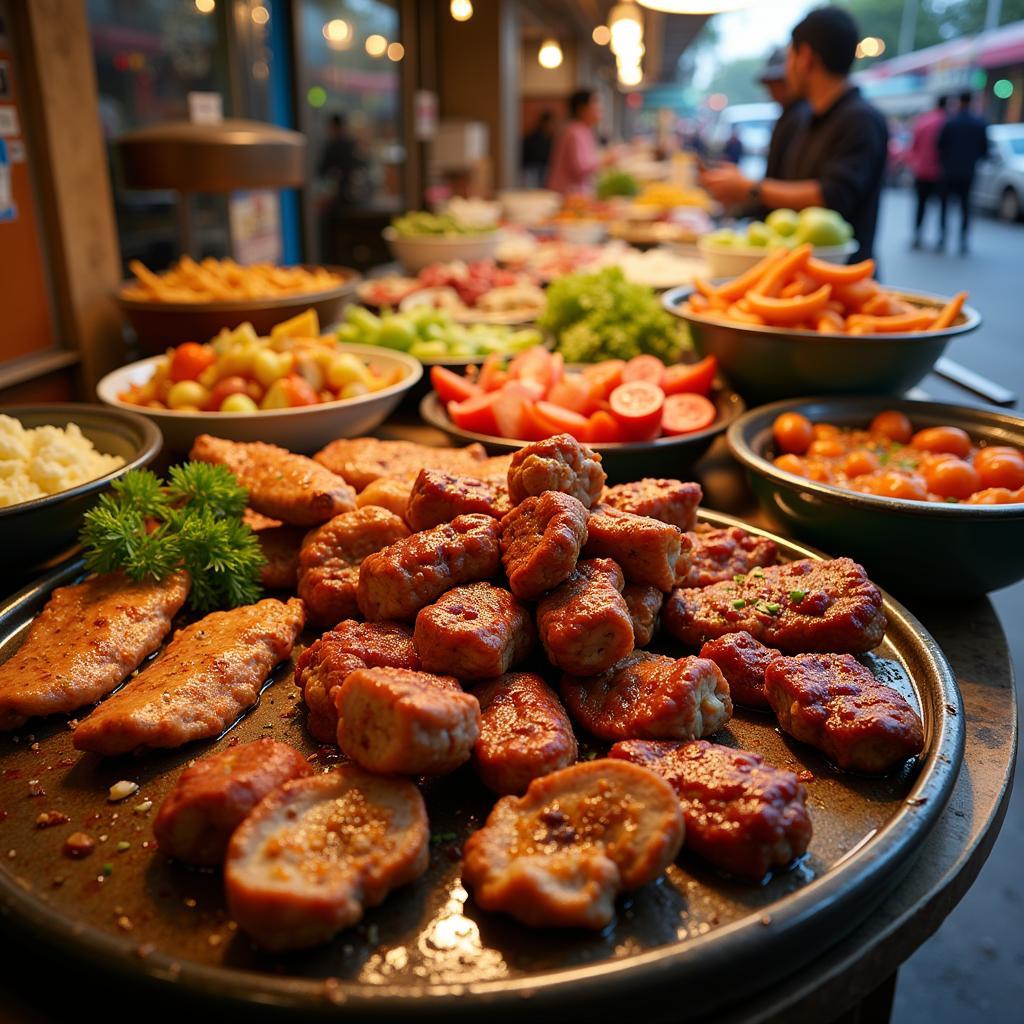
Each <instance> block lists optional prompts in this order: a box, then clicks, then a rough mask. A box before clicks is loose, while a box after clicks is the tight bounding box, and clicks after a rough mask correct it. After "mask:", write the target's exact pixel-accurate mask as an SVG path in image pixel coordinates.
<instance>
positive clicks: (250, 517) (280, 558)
mask: <svg viewBox="0 0 1024 1024" xmlns="http://www.w3.org/2000/svg"><path fill="white" fill-rule="evenodd" d="M242 522H243V523H245V524H246V526H248V527H249V529H250V530H252V532H253V533H255V534H256V540H257V541H259V545H260V550H261V551H262V552H263V557H264V558H265V559H266V561H265V562H264V564H263V566H262V568H261V569H260V583H261V584H262V585H263V586H264V587H266V588H267V589H268V590H291V591H294V590H295V588H296V587H297V586H298V585H299V548H300V547H301V546H302V538H303V537H304V536H305V531H304V530H303V529H302V527H301V526H289V525H288V524H287V523H282V522H281V520H280V519H271V518H270V517H269V516H265V515H261V514H260V513H259V512H257V511H255V510H254V509H251V508H247V509H246V510H245V512H244V513H243V515H242Z"/></svg>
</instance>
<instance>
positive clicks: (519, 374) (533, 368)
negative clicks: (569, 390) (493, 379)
mask: <svg viewBox="0 0 1024 1024" xmlns="http://www.w3.org/2000/svg"><path fill="white" fill-rule="evenodd" d="M563 368H564V360H563V358H562V356H561V354H556V355H552V354H551V353H550V352H549V351H548V350H547V349H546V348H544V347H543V346H542V345H535V346H534V347H533V348H528V349H527V350H526V351H525V352H520V353H519V355H517V356H516V357H515V358H514V359H513V360H512V362H511V363H509V364H508V376H509V380H518V381H523V382H524V383H531V382H532V383H534V384H535V385H536V386H537V387H538V389H539V391H540V394H539V396H538V397H540V398H543V397H544V395H546V394H547V393H548V391H549V389H550V388H552V387H553V386H554V385H555V384H557V383H558V381H559V380H560V379H561V377H562V370H563Z"/></svg>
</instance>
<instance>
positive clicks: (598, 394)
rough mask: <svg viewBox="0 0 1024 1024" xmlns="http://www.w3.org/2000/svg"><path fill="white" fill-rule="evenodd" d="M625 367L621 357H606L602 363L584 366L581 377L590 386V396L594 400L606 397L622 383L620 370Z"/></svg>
mask: <svg viewBox="0 0 1024 1024" xmlns="http://www.w3.org/2000/svg"><path fill="white" fill-rule="evenodd" d="M625 368H626V364H625V362H624V361H623V360H621V359H606V360H605V361H604V362H603V363H594V364H593V365H592V366H588V367H586V369H584V371H583V377H584V379H585V380H586V382H587V385H588V387H589V388H590V394H591V397H592V398H593V399H594V400H595V401H603V400H604V399H606V398H607V397H608V396H609V395H610V394H611V393H612V392H613V391H614V390H615V389H616V388H617V387H618V386H619V385H620V384H621V383H622V371H623V370H624V369H625Z"/></svg>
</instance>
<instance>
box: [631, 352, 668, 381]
mask: <svg viewBox="0 0 1024 1024" xmlns="http://www.w3.org/2000/svg"><path fill="white" fill-rule="evenodd" d="M664 376H665V364H664V363H663V362H662V361H661V360H660V359H659V358H658V357H657V356H651V355H642V356H633V358H632V359H630V361H629V362H628V363H626V365H625V367H624V368H623V370H622V383H623V384H626V383H628V382H629V381H631V380H646V381H650V382H651V383H652V384H657V385H658V387H661V379H662V377H664Z"/></svg>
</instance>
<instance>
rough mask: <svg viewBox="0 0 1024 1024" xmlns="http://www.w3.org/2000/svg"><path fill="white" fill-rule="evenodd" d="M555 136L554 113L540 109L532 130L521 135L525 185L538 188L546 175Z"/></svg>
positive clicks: (542, 183)
mask: <svg viewBox="0 0 1024 1024" xmlns="http://www.w3.org/2000/svg"><path fill="white" fill-rule="evenodd" d="M554 136H555V115H554V114H553V113H552V112H551V111H550V110H544V111H541V115H540V117H538V118H537V123H536V124H535V125H534V126H533V131H531V132H528V133H527V134H526V135H524V136H523V153H522V163H523V176H524V177H525V178H526V183H527V185H531V186H533V187H536V188H540V187H542V186H543V185H544V179H545V178H547V176H548V164H549V163H550V162H551V145H552V143H553V142H554Z"/></svg>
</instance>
